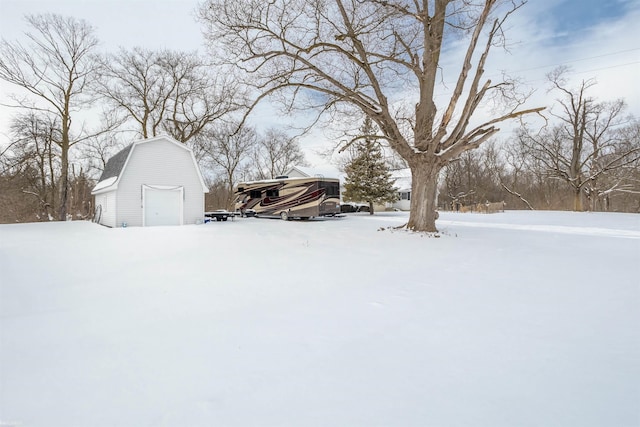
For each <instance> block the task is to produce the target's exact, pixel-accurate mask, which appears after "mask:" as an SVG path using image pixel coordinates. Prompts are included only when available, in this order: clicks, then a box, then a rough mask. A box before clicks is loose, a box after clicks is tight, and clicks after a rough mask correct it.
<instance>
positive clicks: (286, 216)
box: [280, 211, 289, 221]
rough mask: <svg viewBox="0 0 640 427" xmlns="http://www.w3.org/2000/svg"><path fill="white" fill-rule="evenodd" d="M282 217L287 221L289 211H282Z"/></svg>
mask: <svg viewBox="0 0 640 427" xmlns="http://www.w3.org/2000/svg"><path fill="white" fill-rule="evenodd" d="M280 218H282V219H283V220H284V221H287V220H288V219H289V215H288V214H287V212H285V211H282V212H280Z"/></svg>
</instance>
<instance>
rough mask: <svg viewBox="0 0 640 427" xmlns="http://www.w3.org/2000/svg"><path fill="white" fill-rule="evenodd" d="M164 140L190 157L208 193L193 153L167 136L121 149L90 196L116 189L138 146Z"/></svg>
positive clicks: (142, 141) (135, 143)
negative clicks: (184, 151)
mask: <svg viewBox="0 0 640 427" xmlns="http://www.w3.org/2000/svg"><path fill="white" fill-rule="evenodd" d="M160 140H164V141H167V142H169V143H171V144H173V145H175V146H176V147H179V148H180V149H182V150H186V151H187V152H188V153H189V156H190V157H191V160H192V162H193V167H194V168H195V170H196V171H197V174H198V178H199V179H200V184H201V185H202V190H203V192H205V193H208V192H209V189H208V188H207V186H206V184H205V183H204V179H203V178H202V172H200V168H199V167H198V163H197V162H196V158H195V156H194V155H193V151H192V150H191V149H190V148H189V147H187V146H186V145H184V144H182V143H180V142H178V141H176V140H175V139H173V138H171V137H169V136H165V135H162V136H156V137H153V138H147V139H142V140H140V141H136V142H134V143H132V144H129V145H128V146H127V147H125V148H123V149H122V150H120V151H119V152H117V153H116V154H115V155H114V156H113V157H111V158H110V159H109V160H108V161H107V164H106V165H105V167H104V170H103V171H102V175H101V176H100V180H99V181H98V183H97V184H96V186H95V187H94V188H93V190H91V194H96V193H98V192H104V191H112V190H115V189H117V188H118V182H119V181H120V177H121V176H122V172H123V171H124V170H125V168H126V167H127V164H128V162H129V159H130V158H131V153H132V152H133V151H134V150H135V147H137V146H138V145H140V144H147V143H150V142H154V141H160Z"/></svg>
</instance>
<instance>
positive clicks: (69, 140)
mask: <svg viewBox="0 0 640 427" xmlns="http://www.w3.org/2000/svg"><path fill="white" fill-rule="evenodd" d="M26 21H27V23H28V24H29V26H30V27H31V29H32V31H31V32H27V33H26V37H27V39H28V44H27V45H22V44H21V43H19V42H9V41H6V40H4V39H3V40H2V42H0V79H2V80H5V81H7V82H9V83H11V84H13V85H15V86H18V87H19V88H21V89H24V90H26V92H27V94H28V96H26V97H19V96H17V95H14V96H13V97H12V99H13V100H14V102H15V103H14V104H13V105H12V106H13V107H18V108H23V109H29V110H34V111H44V112H46V113H47V114H51V115H52V116H54V117H56V120H57V121H58V122H59V125H60V133H59V135H57V138H55V139H54V142H55V143H56V144H57V145H58V146H59V147H60V159H61V162H60V163H61V164H60V185H59V191H60V195H59V204H58V210H59V212H58V218H59V219H60V220H65V219H66V217H67V201H68V197H69V151H70V149H71V147H72V146H74V145H75V144H76V143H78V142H79V141H81V140H82V136H81V135H82V134H83V133H84V129H79V130H78V131H77V132H75V133H74V132H73V131H72V119H73V117H75V114H76V113H77V112H78V111H79V110H81V109H82V108H84V107H86V106H87V105H88V103H89V102H90V101H91V99H90V98H89V96H88V91H87V85H88V83H89V81H91V79H92V78H93V76H94V72H95V69H96V63H95V61H94V59H93V57H92V52H93V50H94V49H95V47H96V46H97V44H98V40H97V38H96V37H95V36H94V30H93V28H92V27H91V26H90V25H89V24H88V23H87V22H85V21H82V20H77V19H75V18H68V17H62V16H59V15H54V14H43V15H30V16H27V17H26Z"/></svg>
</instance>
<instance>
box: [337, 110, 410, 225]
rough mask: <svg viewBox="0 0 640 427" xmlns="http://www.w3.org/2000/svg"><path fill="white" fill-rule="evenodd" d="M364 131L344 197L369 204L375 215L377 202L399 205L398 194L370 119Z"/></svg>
mask: <svg viewBox="0 0 640 427" xmlns="http://www.w3.org/2000/svg"><path fill="white" fill-rule="evenodd" d="M360 130H361V132H362V134H363V136H362V140H363V141H362V142H360V143H358V145H357V146H356V148H355V155H354V157H353V159H352V160H351V161H350V162H349V163H348V164H347V165H346V167H345V172H346V174H347V176H346V180H345V181H346V182H345V185H344V188H345V191H344V193H343V198H344V200H345V201H348V202H367V203H369V213H370V214H371V215H373V211H374V209H373V204H374V203H377V204H381V203H385V202H395V201H396V200H397V199H398V193H397V189H396V188H395V187H394V186H393V185H394V183H395V180H394V179H392V178H391V173H390V172H389V168H388V166H387V164H386V162H385V160H384V157H383V156H382V150H381V148H380V145H379V144H378V142H377V141H376V139H375V138H374V137H373V135H375V132H376V129H375V126H373V124H372V122H371V119H370V118H367V119H365V122H364V124H363V126H362V128H361V129H360Z"/></svg>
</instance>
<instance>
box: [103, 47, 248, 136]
mask: <svg viewBox="0 0 640 427" xmlns="http://www.w3.org/2000/svg"><path fill="white" fill-rule="evenodd" d="M101 63H102V66H101V72H100V78H99V79H98V80H97V82H96V87H97V91H98V93H100V94H101V95H102V96H104V97H105V98H106V99H107V100H108V101H109V102H110V103H111V105H112V106H113V107H114V108H115V109H116V110H117V111H119V112H120V113H121V114H122V115H123V116H124V117H125V118H129V119H131V120H133V121H134V122H135V123H136V124H137V127H138V129H139V132H140V134H141V136H142V137H143V138H149V137H153V136H157V135H158V134H159V133H160V132H162V131H165V132H167V133H169V134H170V135H171V136H173V137H174V138H175V139H176V140H178V141H180V142H185V143H186V142H187V141H189V140H191V139H192V138H193V137H194V136H196V135H197V134H199V133H200V132H202V131H203V129H204V128H205V127H206V126H207V125H208V124H210V123H212V122H213V121H215V120H217V119H219V118H221V117H222V116H224V115H226V114H228V113H230V112H233V111H236V110H237V109H239V108H241V106H242V102H243V99H244V97H243V94H242V92H241V91H240V90H239V89H238V87H237V85H236V83H235V80H234V79H233V76H232V74H231V73H229V72H226V73H225V72H220V73H218V74H215V75H214V74H213V72H212V70H211V66H210V65H209V64H206V63H205V62H204V61H203V59H202V58H201V57H199V56H198V54H197V53H195V52H176V51H169V50H163V51H158V52H156V51H152V50H148V49H144V48H140V47H137V48H134V49H133V50H131V51H127V50H125V49H120V51H119V52H118V53H117V54H110V55H106V56H105V57H103V58H102V61H101Z"/></svg>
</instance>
